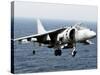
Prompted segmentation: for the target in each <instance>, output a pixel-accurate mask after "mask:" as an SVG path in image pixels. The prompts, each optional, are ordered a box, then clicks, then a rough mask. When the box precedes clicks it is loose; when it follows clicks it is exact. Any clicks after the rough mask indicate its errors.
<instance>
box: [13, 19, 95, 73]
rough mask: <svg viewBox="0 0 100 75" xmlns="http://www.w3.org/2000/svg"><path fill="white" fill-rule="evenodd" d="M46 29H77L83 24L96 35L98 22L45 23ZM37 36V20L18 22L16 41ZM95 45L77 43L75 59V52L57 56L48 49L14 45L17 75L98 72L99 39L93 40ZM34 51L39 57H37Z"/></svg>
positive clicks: (45, 21)
mask: <svg viewBox="0 0 100 75" xmlns="http://www.w3.org/2000/svg"><path fill="white" fill-rule="evenodd" d="M41 22H42V24H43V26H44V28H45V29H46V30H47V31H48V30H52V29H57V28H60V27H65V26H73V25H74V24H76V23H78V22H82V26H85V27H88V28H90V29H92V30H94V31H95V32H97V31H96V29H97V23H96V22H90V21H89V22H88V21H68V20H50V19H41ZM36 33H37V22H36V19H25V18H15V19H14V38H19V37H23V36H27V35H32V34H36ZM91 41H92V42H93V43H94V44H92V45H83V44H79V43H77V45H76V46H77V48H76V49H77V54H76V56H75V57H72V56H71V49H63V50H62V55H61V56H54V50H53V49H52V48H47V47H45V46H43V47H39V46H38V43H35V46H34V44H33V42H31V43H27V44H19V43H18V42H17V41H16V42H14V73H33V72H50V71H67V70H83V69H96V68H97V38H94V39H91ZM33 49H35V50H36V54H35V55H33V53H32V51H33Z"/></svg>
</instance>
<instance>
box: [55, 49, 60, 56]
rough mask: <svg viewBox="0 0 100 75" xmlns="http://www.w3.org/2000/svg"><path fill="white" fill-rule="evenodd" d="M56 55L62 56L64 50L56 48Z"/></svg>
mask: <svg viewBox="0 0 100 75" xmlns="http://www.w3.org/2000/svg"><path fill="white" fill-rule="evenodd" d="M54 54H55V56H61V54H62V51H61V50H55V53H54Z"/></svg>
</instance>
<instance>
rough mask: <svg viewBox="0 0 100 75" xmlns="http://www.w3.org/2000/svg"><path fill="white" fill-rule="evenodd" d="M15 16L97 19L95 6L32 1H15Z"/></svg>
mask: <svg viewBox="0 0 100 75" xmlns="http://www.w3.org/2000/svg"><path fill="white" fill-rule="evenodd" d="M14 7H15V9H14V10H15V11H14V16H15V17H25V18H46V19H64V20H83V21H84V20H86V21H96V20H97V7H95V6H84V5H67V4H66V5H63V4H59V5H56V4H49V3H42V4H41V3H33V2H18V1H16V2H15V6H14Z"/></svg>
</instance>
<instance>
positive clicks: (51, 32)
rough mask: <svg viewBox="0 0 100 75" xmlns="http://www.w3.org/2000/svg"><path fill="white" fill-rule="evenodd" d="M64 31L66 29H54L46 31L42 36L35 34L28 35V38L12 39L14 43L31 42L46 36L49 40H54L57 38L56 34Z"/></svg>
mask: <svg viewBox="0 0 100 75" xmlns="http://www.w3.org/2000/svg"><path fill="white" fill-rule="evenodd" d="M65 29H66V27H63V28H59V29H55V30H51V31H47V32H45V33H43V34H35V35H29V36H25V37H20V38H16V39H14V41H21V40H24V39H27V40H28V41H30V40H31V38H38V39H39V38H40V39H41V38H44V37H43V36H45V35H48V34H49V36H50V38H51V39H54V37H55V36H57V34H59V33H61V32H62V31H64V30H65Z"/></svg>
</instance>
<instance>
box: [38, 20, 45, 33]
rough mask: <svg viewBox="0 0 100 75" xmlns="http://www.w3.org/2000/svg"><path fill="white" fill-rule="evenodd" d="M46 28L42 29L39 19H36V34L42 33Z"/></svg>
mask: <svg viewBox="0 0 100 75" xmlns="http://www.w3.org/2000/svg"><path fill="white" fill-rule="evenodd" d="M45 32H46V30H45V29H44V27H43V25H42V23H41V21H40V19H38V20H37V33H38V34H42V33H45Z"/></svg>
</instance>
